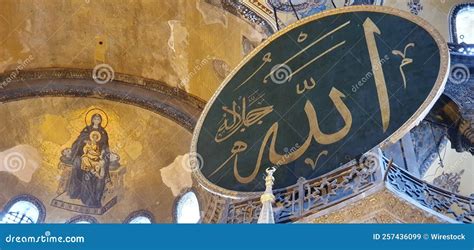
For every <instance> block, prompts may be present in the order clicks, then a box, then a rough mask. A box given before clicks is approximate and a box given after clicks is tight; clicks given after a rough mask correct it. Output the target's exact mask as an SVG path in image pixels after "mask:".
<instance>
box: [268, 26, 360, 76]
mask: <svg viewBox="0 0 474 250" xmlns="http://www.w3.org/2000/svg"><path fill="white" fill-rule="evenodd" d="M350 23H351V21H347V22H345V23H343V24H341V25H339V26H338V27H336V28H335V29H333V30H331V31H329V32H328V33H326V34H324V35H323V36H321V37H320V38H318V39H316V41H314V42H312V43H310V44H309V45H308V46H306V47H304V48H303V49H302V50H300V51H299V52H298V53H296V54H294V55H293V56H292V57H290V58H288V59H287V60H286V61H284V62H283V63H281V64H280V65H288V63H289V62H291V61H292V60H293V59H295V58H297V57H298V56H300V55H301V54H303V53H304V52H305V51H307V50H308V49H309V48H311V47H313V46H314V45H316V44H317V43H319V42H321V41H322V40H323V39H325V38H326V37H329V36H331V35H332V34H334V33H335V32H337V31H339V30H341V29H342V28H344V27H346V26H347V25H349V24H350ZM300 35H301V34H300ZM330 50H332V49H330ZM327 52H329V51H327ZM321 56H322V55H321ZM316 60H317V59H316ZM313 62H314V61H313ZM276 70H278V68H276V69H272V70H271V71H270V72H269V73H268V74H267V75H266V76H265V77H264V78H263V83H267V81H268V78H269V77H270V76H272V75H273V74H274V73H275V71H276ZM288 78H289V77H288Z"/></svg>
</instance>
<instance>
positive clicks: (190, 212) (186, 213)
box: [175, 191, 201, 223]
mask: <svg viewBox="0 0 474 250" xmlns="http://www.w3.org/2000/svg"><path fill="white" fill-rule="evenodd" d="M175 208H176V210H175V221H176V222H177V223H198V222H199V221H200V220H201V212H200V209H199V201H198V199H197V196H196V194H195V193H194V192H193V191H187V192H185V193H184V194H183V195H181V197H179V198H178V200H177V203H176V205H175Z"/></svg>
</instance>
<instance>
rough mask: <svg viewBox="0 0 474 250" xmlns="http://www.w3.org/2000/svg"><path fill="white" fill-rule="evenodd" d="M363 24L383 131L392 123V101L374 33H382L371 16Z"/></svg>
mask: <svg viewBox="0 0 474 250" xmlns="http://www.w3.org/2000/svg"><path fill="white" fill-rule="evenodd" d="M363 26H364V34H365V41H366V42H367V48H368V50H369V57H370V63H371V64H372V71H373V72H374V79H375V87H376V88H377V96H378V99H379V105H380V113H381V116H382V126H383V132H385V131H387V128H388V124H389V123H390V103H389V100H388V92H387V84H386V83H385V76H384V73H383V69H382V63H381V62H380V59H379V58H380V56H379V51H378V49H377V43H376V42H375V35H374V34H378V35H381V34H382V33H381V32H380V30H379V28H378V27H377V25H375V23H374V22H373V21H372V20H371V19H370V18H367V19H365V21H364V24H363Z"/></svg>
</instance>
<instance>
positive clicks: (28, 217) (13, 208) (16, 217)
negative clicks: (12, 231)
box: [0, 195, 46, 224]
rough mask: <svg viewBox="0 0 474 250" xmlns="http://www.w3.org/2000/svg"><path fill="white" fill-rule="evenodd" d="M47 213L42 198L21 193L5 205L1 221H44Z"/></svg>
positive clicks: (4, 222)
mask: <svg viewBox="0 0 474 250" xmlns="http://www.w3.org/2000/svg"><path fill="white" fill-rule="evenodd" d="M45 215H46V213H45V208H44V205H43V203H41V201H40V200H38V199H37V198H36V197H33V196H31V195H20V196H17V197H15V198H13V199H11V200H10V201H9V202H8V203H7V205H5V207H4V210H3V212H2V214H1V215H0V218H1V219H0V223H3V224H25V223H29V224H31V223H41V222H43V221H44V218H45Z"/></svg>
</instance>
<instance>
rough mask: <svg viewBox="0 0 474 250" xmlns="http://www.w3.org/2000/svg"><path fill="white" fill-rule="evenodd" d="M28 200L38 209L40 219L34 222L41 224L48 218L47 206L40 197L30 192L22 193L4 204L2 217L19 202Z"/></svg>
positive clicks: (0, 217) (0, 214)
mask: <svg viewBox="0 0 474 250" xmlns="http://www.w3.org/2000/svg"><path fill="white" fill-rule="evenodd" d="M20 201H26V202H30V203H32V204H33V205H34V206H36V208H37V209H38V212H39V214H38V220H37V221H36V222H35V223H33V224H40V223H43V222H44V220H45V218H46V207H45V206H44V204H43V202H41V201H40V200H39V199H38V198H36V197H35V196H33V195H29V194H20V195H17V196H15V197H13V198H11V199H10V200H9V201H8V202H7V203H6V204H5V205H4V206H3V209H2V211H1V212H0V219H3V217H4V216H5V215H6V214H8V212H9V210H10V209H11V208H12V207H13V205H15V204H16V203H17V202H20Z"/></svg>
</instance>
